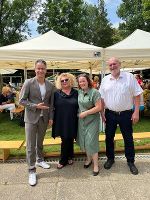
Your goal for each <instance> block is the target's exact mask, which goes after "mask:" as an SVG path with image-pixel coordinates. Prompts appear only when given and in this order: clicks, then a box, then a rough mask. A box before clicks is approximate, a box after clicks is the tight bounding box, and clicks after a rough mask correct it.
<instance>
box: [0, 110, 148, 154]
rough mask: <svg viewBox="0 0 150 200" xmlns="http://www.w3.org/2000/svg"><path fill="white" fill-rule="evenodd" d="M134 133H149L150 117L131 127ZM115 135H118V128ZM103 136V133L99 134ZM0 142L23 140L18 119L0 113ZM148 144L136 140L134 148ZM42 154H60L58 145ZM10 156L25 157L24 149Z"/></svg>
mask: <svg viewBox="0 0 150 200" xmlns="http://www.w3.org/2000/svg"><path fill="white" fill-rule="evenodd" d="M133 130H134V132H139V133H140V132H150V117H142V118H141V119H140V121H139V123H137V124H136V125H134V126H133ZM117 133H120V130H119V128H118V129H117ZM101 134H104V133H101ZM45 137H46V138H50V137H51V131H50V130H48V131H47V133H46V136H45ZM0 140H1V141H2V140H25V130H24V127H21V126H19V121H18V119H14V120H12V121H11V120H10V118H9V113H0ZM116 144H117V146H116V147H123V146H124V143H123V141H117V143H116ZM147 144H150V139H143V140H136V141H135V146H139V145H147ZM104 147H105V143H104V142H100V149H101V148H104ZM74 149H75V151H79V147H78V145H76V144H75V146H74ZM44 152H46V153H48V152H60V145H53V146H47V147H44ZM11 155H12V156H16V155H19V156H25V148H24V147H23V148H22V149H20V150H19V151H16V150H11Z"/></svg>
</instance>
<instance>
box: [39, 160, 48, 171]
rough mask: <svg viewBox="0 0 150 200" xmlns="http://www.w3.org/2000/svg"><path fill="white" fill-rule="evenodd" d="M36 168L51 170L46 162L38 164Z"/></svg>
mask: <svg viewBox="0 0 150 200" xmlns="http://www.w3.org/2000/svg"><path fill="white" fill-rule="evenodd" d="M36 166H38V167H42V168H43V169H49V168H50V165H49V164H47V163H46V162H45V161H41V162H36Z"/></svg>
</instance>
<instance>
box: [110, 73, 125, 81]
mask: <svg viewBox="0 0 150 200" xmlns="http://www.w3.org/2000/svg"><path fill="white" fill-rule="evenodd" d="M120 78H123V73H122V72H120V74H119V77H118V78H117V79H116V80H118V79H120ZM110 80H115V78H114V77H113V76H112V74H110Z"/></svg>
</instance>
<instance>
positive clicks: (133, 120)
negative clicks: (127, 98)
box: [131, 111, 139, 124]
mask: <svg viewBox="0 0 150 200" xmlns="http://www.w3.org/2000/svg"><path fill="white" fill-rule="evenodd" d="M131 120H132V123H133V124H135V123H137V122H138V121H139V111H138V112H136V111H134V113H133V114H132V117H131Z"/></svg>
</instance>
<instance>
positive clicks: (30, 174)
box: [29, 172, 37, 186]
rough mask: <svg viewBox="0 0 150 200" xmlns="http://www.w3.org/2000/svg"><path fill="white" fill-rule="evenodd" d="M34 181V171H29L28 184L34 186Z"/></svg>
mask: <svg viewBox="0 0 150 200" xmlns="http://www.w3.org/2000/svg"><path fill="white" fill-rule="evenodd" d="M36 183H37V182H36V173H35V172H31V173H29V185H31V186H35V185H36Z"/></svg>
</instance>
